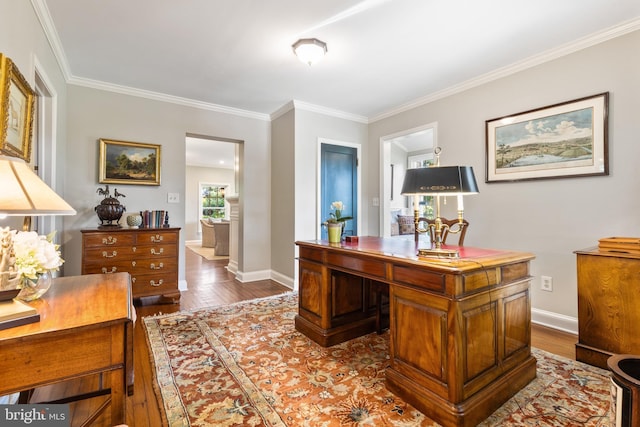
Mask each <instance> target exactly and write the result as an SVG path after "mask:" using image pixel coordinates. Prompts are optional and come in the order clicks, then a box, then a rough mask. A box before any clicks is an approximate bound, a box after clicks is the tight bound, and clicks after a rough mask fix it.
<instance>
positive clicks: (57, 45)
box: [31, 0, 71, 81]
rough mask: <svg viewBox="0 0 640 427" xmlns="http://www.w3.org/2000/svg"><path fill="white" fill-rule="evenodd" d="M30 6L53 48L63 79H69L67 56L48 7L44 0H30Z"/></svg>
mask: <svg viewBox="0 0 640 427" xmlns="http://www.w3.org/2000/svg"><path fill="white" fill-rule="evenodd" d="M31 6H32V7H33V10H34V11H35V13H36V16H37V17H38V21H40V26H41V27H42V30H43V31H44V35H45V37H46V39H47V41H48V42H49V44H50V45H51V49H52V50H53V55H54V56H55V58H56V61H57V62H58V66H59V67H60V71H62V75H63V76H64V79H65V81H69V79H70V78H71V70H70V69H69V61H67V56H66V55H65V53H64V49H63V48H62V43H61V42H60V38H59V37H58V32H57V31H56V27H55V25H53V20H52V19H51V14H50V13H49V8H48V7H47V4H46V3H45V1H44V0H31Z"/></svg>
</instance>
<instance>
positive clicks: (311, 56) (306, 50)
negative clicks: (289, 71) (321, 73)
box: [291, 38, 327, 66]
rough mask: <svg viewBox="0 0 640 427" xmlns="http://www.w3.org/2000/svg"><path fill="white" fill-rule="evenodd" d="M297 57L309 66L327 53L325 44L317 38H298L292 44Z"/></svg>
mask: <svg viewBox="0 0 640 427" xmlns="http://www.w3.org/2000/svg"><path fill="white" fill-rule="evenodd" d="M291 47H292V48H293V53H295V54H296V56H297V57H298V59H299V60H300V61H302V62H304V63H305V64H307V65H309V66H311V65H313V64H315V63H316V62H318V61H320V60H321V59H322V58H323V57H324V55H325V54H326V53H327V44H326V43H325V42H323V41H322V40H318V39H315V38H314V39H300V40H298V41H297V42H295V43H294V44H293V45H292V46H291Z"/></svg>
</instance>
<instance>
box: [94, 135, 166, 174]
mask: <svg viewBox="0 0 640 427" xmlns="http://www.w3.org/2000/svg"><path fill="white" fill-rule="evenodd" d="M99 182H100V183H101V184H136V185H160V146H159V145H155V144H145V143H142V142H127V141H114V140H110V139H100V178H99Z"/></svg>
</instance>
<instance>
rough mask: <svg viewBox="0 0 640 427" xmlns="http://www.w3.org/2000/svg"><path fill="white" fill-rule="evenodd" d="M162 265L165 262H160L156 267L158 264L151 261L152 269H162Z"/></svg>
mask: <svg viewBox="0 0 640 427" xmlns="http://www.w3.org/2000/svg"><path fill="white" fill-rule="evenodd" d="M162 267H164V263H160V264H158V266H157V267H156V265H155V264H154V263H151V269H152V270H162Z"/></svg>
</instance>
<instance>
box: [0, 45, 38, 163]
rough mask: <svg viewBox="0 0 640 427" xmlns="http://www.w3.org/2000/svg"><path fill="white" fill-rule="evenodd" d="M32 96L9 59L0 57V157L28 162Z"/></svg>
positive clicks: (31, 90) (31, 122) (27, 85)
mask: <svg viewBox="0 0 640 427" xmlns="http://www.w3.org/2000/svg"><path fill="white" fill-rule="evenodd" d="M35 101H36V94H35V92H34V91H33V89H31V86H29V83H28V82H27V80H26V79H25V78H24V76H23V75H22V74H21V73H20V70H18V67H16V65H15V64H14V63H13V61H11V59H9V58H7V57H6V56H4V55H2V54H1V53H0V112H2V114H1V117H0V120H1V121H0V154H7V155H10V156H14V157H19V158H21V159H23V160H24V161H25V162H27V163H30V162H31V135H32V133H33V114H34V110H35Z"/></svg>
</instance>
